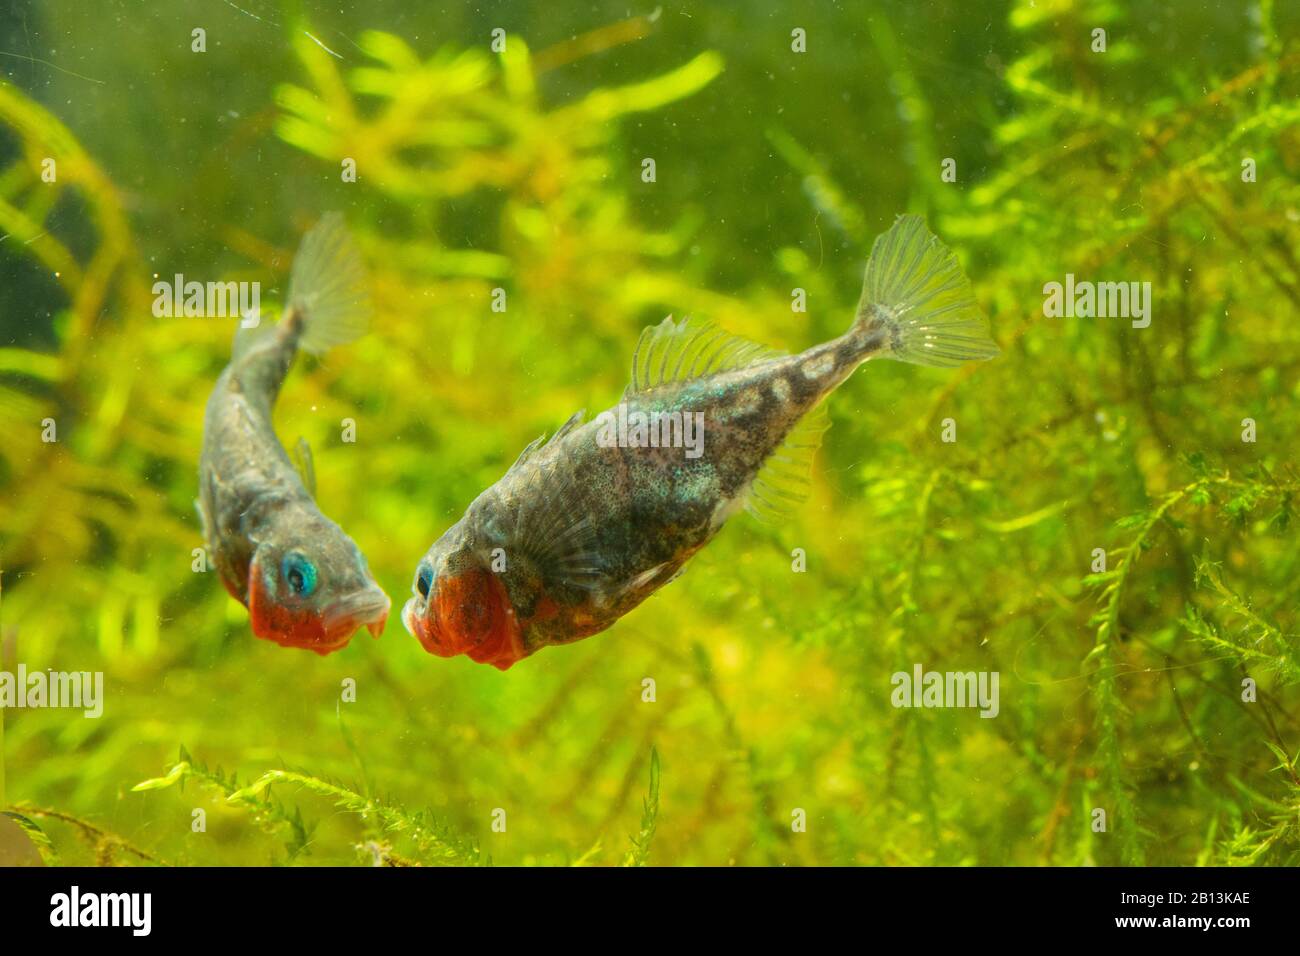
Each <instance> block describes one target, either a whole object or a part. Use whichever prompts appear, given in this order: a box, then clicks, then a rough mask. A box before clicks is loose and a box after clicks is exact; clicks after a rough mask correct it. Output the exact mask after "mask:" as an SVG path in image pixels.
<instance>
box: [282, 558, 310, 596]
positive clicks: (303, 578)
mask: <svg viewBox="0 0 1300 956" xmlns="http://www.w3.org/2000/svg"><path fill="white" fill-rule="evenodd" d="M280 574H281V576H282V577H283V578H284V580H285V582H286V583H288V585H289V590H291V591H293V593H294V594H296V595H298V596H299V597H310V596H311V593H312V592H313V591H315V590H316V565H314V564H312V563H311V562H310V561H308V560H307V559H306V558H304V557H303V556H302V555H301V554H299V553H298V552H297V551H293V552H290V553H289V554H286V555H285V556H284V561H282V562H281V563H280Z"/></svg>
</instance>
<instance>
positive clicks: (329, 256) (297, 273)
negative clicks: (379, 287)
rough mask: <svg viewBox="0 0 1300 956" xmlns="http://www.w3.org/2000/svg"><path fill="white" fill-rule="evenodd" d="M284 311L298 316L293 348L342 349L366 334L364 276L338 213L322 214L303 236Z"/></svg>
mask: <svg viewBox="0 0 1300 956" xmlns="http://www.w3.org/2000/svg"><path fill="white" fill-rule="evenodd" d="M289 308H290V309H294V310H295V311H298V312H300V314H301V316H302V322H303V333H302V338H301V339H300V340H299V344H300V345H301V347H302V348H304V349H306V350H307V351H309V352H324V351H326V350H327V349H331V348H333V347H334V346H336V345H344V344H346V343H348V342H351V341H352V340H353V339H355V338H358V337H360V336H361V335H362V334H363V333H364V332H365V331H366V326H367V325H368V324H369V322H370V312H371V305H370V292H369V290H368V289H367V288H366V273H365V269H364V268H363V267H362V264H361V254H360V253H359V252H358V251H357V247H356V246H355V245H354V244H353V242H352V237H351V236H350V235H348V231H347V227H346V226H345V225H344V223H343V216H342V215H340V214H339V213H336V212H331V213H326V214H325V215H324V216H322V217H321V220H320V222H318V223H317V224H316V225H315V226H313V227H312V229H311V231H309V232H308V233H307V235H305V236H304V237H303V240H302V245H300V246H299V247H298V254H297V255H296V256H295V257H294V260H293V272H292V274H291V275H290V277H289ZM287 311H288V310H286V312H287Z"/></svg>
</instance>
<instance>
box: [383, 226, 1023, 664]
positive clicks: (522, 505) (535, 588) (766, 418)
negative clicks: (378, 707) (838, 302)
mask: <svg viewBox="0 0 1300 956" xmlns="http://www.w3.org/2000/svg"><path fill="white" fill-rule="evenodd" d="M997 351H998V350H997V347H996V346H995V345H994V344H993V342H992V340H991V339H990V338H989V335H988V331H987V326H986V323H985V319H984V316H983V315H982V314H981V312H980V310H979V307H978V306H977V305H976V303H975V299H974V296H973V294H972V292H971V288H970V283H969V281H968V280H967V279H966V277H965V275H964V274H963V273H962V271H961V267H960V266H959V265H958V263H957V260H956V258H955V257H954V256H953V254H952V253H951V252H950V251H949V250H948V249H947V248H945V247H944V246H943V244H942V243H940V242H939V240H938V239H936V238H935V237H934V236H933V235H931V234H930V232H929V231H928V230H927V229H926V226H925V222H924V220H923V219H921V218H920V217H919V216H902V217H900V218H899V219H898V221H897V222H896V223H895V224H894V225H893V227H892V228H891V229H890V230H889V231H888V232H886V233H885V234H884V235H882V236H880V237H879V238H877V239H876V242H875V245H874V246H873V248H872V251H871V257H870V259H869V260H868V262H867V267H866V276H865V280H864V283H863V290H862V298H861V300H860V302H859V304H858V308H857V313H856V316H855V318H854V321H853V324H852V326H851V327H850V328H849V330H848V331H847V332H846V333H844V334H843V335H841V336H840V337H839V338H836V339H833V340H831V341H829V342H826V343H823V344H821V345H817V346H814V347H813V348H810V349H808V350H807V351H805V352H802V353H800V354H798V355H788V354H785V353H781V352H776V351H773V350H771V349H768V348H765V347H763V346H760V345H756V344H754V343H752V342H748V341H745V340H742V339H738V338H735V337H733V336H730V335H727V334H725V333H723V332H722V331H720V330H718V329H716V328H713V327H710V326H708V325H705V324H702V323H698V322H694V321H689V320H688V321H683V322H674V321H673V320H672V318H671V317H670V318H668V319H666V320H664V321H663V322H662V323H660V324H659V325H657V326H655V327H653V328H649V329H646V330H645V332H643V333H642V335H641V339H640V342H639V343H638V345H637V349H636V354H635V356H634V358H633V360H632V381H631V383H630V384H629V386H628V387H627V390H626V391H625V392H624V394H623V399H622V401H621V402H620V404H619V405H617V406H616V407H615V408H613V409H611V410H610V411H608V412H605V413H603V414H601V415H599V416H597V417H596V418H595V419H593V420H591V421H584V418H583V413H582V412H578V413H577V414H576V415H574V416H573V417H572V418H571V419H569V421H568V422H566V423H565V424H564V426H563V427H561V428H560V429H559V431H557V432H556V433H555V435H553V436H552V437H551V439H550V441H548V442H546V443H545V444H542V439H540V438H539V439H538V440H537V441H535V442H533V444H531V445H529V446H528V447H527V448H525V449H524V451H523V453H522V454H521V455H520V456H519V458H518V460H517V461H516V462H515V463H514V465H512V466H511V468H510V470H509V471H508V472H506V474H505V476H504V477H503V478H501V479H500V480H499V481H498V482H497V483H496V484H494V485H492V486H491V487H490V488H488V489H487V490H486V491H485V492H483V493H482V494H481V495H479V497H478V498H477V499H475V500H474V502H473V503H472V504H470V506H469V508H468V509H467V511H466V512H465V515H464V517H462V518H461V520H460V521H458V522H457V523H456V524H455V525H453V526H452V527H451V528H450V529H449V530H448V531H447V532H446V533H445V534H444V535H443V536H442V537H441V538H440V539H438V541H437V542H435V543H434V545H433V546H432V547H431V548H430V549H429V551H428V553H427V554H426V555H425V557H424V559H423V560H422V561H420V563H419V566H418V568H417V569H416V574H415V583H414V585H413V597H412V598H411V599H410V600H409V601H408V602H407V603H406V606H405V607H404V608H403V610H402V621H403V623H404V624H405V625H406V628H407V630H409V631H410V632H411V633H412V634H413V635H414V636H415V637H416V638H418V639H419V641H420V643H421V644H422V645H423V646H424V648H425V649H426V650H428V651H429V652H430V653H432V654H437V655H439V656H442V657H451V656H455V655H457V654H466V655H468V656H469V657H470V658H471V659H473V660H475V661H479V662H481V663H487V664H492V665H494V666H496V667H498V668H500V669H502V670H505V669H506V668H508V667H510V666H511V665H513V664H515V663H516V662H517V661H520V660H522V659H523V658H525V657H527V656H529V655H530V654H533V653H535V652H536V651H537V650H539V649H540V648H542V647H546V646H548V645H551V644H567V643H570V642H573V641H577V640H581V639H582V638H584V637H589V636H591V635H592V634H596V633H597V632H599V631H603V630H605V629H606V628H607V627H609V626H610V625H611V624H613V623H614V622H615V621H617V620H618V619H619V618H620V617H622V616H623V615H624V614H627V613H628V612H629V611H631V610H632V609H633V608H635V607H636V606H637V605H638V604H640V603H641V602H642V601H644V600H645V599H646V598H647V597H649V596H650V595H651V594H652V593H654V591H655V590H657V589H658V588H660V587H662V586H663V585H665V584H667V583H668V582H669V581H671V580H672V579H673V578H674V577H675V576H676V575H677V574H678V573H679V572H680V571H681V570H682V568H683V565H685V564H686V562H687V561H688V560H689V559H690V558H691V556H692V555H694V554H695V553H696V552H698V551H699V550H700V549H701V548H703V547H704V546H705V545H706V544H707V543H708V542H709V540H710V539H711V538H712V537H713V536H714V535H715V534H717V533H718V530H719V529H720V528H721V527H722V525H723V523H724V522H726V520H727V519H728V518H729V517H731V516H732V515H733V514H735V513H736V512H737V511H738V510H740V509H742V508H744V509H748V510H749V511H751V512H754V513H755V514H756V515H758V516H759V517H760V518H769V517H771V516H772V515H775V514H779V513H780V512H782V511H783V510H786V509H787V508H788V507H789V506H790V505H792V504H794V503H797V501H798V500H800V499H801V498H802V497H804V496H805V491H806V486H807V485H808V483H809V479H808V469H809V468H810V466H811V460H812V456H813V455H814V453H815V451H816V448H817V446H818V444H819V440H820V436H821V433H822V432H823V431H825V429H826V427H827V418H826V415H825V408H824V406H823V405H822V404H821V403H822V399H824V398H825V397H826V396H827V395H828V394H829V393H830V392H831V391H833V390H834V389H835V388H836V387H837V386H838V385H839V384H840V383H842V382H843V381H844V380H845V379H847V378H848V377H849V376H850V375H851V374H852V373H853V372H854V370H856V369H857V368H858V367H859V366H861V365H862V364H863V363H864V362H866V361H868V360H869V359H873V358H892V359H897V360H900V361H904V362H914V363H917V364H920V365H932V366H941V367H943V366H946V367H951V366H956V365H960V364H961V363H963V362H967V361H972V360H979V359H987V358H991V357H993V356H994V355H996V354H997Z"/></svg>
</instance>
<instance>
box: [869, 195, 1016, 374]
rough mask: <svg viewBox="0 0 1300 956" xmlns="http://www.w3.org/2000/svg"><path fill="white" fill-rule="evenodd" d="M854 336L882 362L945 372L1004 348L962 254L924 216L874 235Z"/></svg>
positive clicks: (902, 219)
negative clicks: (960, 258)
mask: <svg viewBox="0 0 1300 956" xmlns="http://www.w3.org/2000/svg"><path fill="white" fill-rule="evenodd" d="M853 334H854V335H855V336H857V337H859V338H861V339H862V340H863V342H864V343H867V342H869V343H870V344H871V347H872V350H873V351H875V354H876V355H878V356H880V357H883V358H893V359H898V360H899V361H900V362H914V363H915V364H917V365H933V366H938V367H941V368H951V367H953V366H956V365H960V364H962V363H963V362H972V361H979V360H981V359H990V358H993V357H994V356H995V355H997V354H998V351H999V350H998V347H997V345H995V344H994V343H993V340H992V339H991V338H989V332H988V324H987V321H986V320H985V318H984V314H983V313H982V312H981V311H980V308H979V306H978V305H977V304H976V303H975V296H974V294H973V293H972V292H971V286H970V280H969V279H967V278H966V275H965V273H963V272H962V271H961V266H960V265H959V264H958V263H957V257H956V256H954V255H953V254H952V251H951V250H950V249H948V247H947V246H945V245H944V244H943V243H942V242H940V241H939V239H938V238H937V237H936V236H935V235H934V234H933V233H931V232H930V230H929V229H927V228H926V225H925V220H924V219H923V218H921V217H920V216H899V217H898V219H897V221H896V222H895V223H894V225H893V226H891V227H890V229H889V231H888V232H886V233H885V234H884V235H881V236H878V237H877V238H876V242H875V245H873V246H872V247H871V258H870V259H868V260H867V272H866V276H865V277H864V278H863V281H862V298H861V299H860V300H859V302H858V311H857V315H856V317H855V318H854V320H853Z"/></svg>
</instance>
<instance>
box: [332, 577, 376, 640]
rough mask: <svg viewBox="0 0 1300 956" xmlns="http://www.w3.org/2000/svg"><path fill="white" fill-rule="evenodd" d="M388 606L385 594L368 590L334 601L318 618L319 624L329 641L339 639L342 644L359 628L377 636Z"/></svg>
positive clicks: (372, 589) (373, 589)
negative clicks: (319, 619)
mask: <svg viewBox="0 0 1300 956" xmlns="http://www.w3.org/2000/svg"><path fill="white" fill-rule="evenodd" d="M391 607H392V602H391V601H390V600H389V599H388V595H387V594H385V593H384V592H383V591H381V590H380V589H379V588H378V587H371V588H367V589H365V590H364V591H357V592H356V593H354V594H349V595H348V596H347V597H345V598H342V599H340V600H338V601H336V602H335V603H334V604H333V605H331V606H330V608H329V609H328V610H327V611H326V612H325V614H324V615H323V616H322V618H321V624H322V625H324V628H325V633H326V634H327V635H329V637H330V639H331V641H336V640H340V639H341V640H342V641H343V643H346V642H347V640H348V639H349V638H351V636H352V634H353V633H354V632H355V631H356V629H357V628H359V627H364V628H365V629H366V630H368V631H369V632H370V633H371V634H372V635H373V636H375V637H378V636H379V635H380V634H382V633H384V624H385V623H387V621H388V611H389V609H390V608H391Z"/></svg>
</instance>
